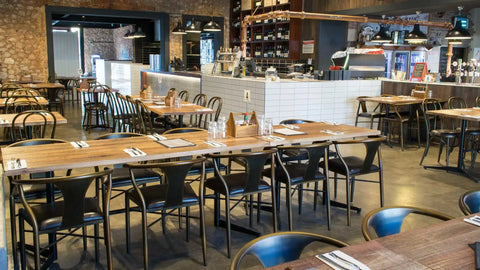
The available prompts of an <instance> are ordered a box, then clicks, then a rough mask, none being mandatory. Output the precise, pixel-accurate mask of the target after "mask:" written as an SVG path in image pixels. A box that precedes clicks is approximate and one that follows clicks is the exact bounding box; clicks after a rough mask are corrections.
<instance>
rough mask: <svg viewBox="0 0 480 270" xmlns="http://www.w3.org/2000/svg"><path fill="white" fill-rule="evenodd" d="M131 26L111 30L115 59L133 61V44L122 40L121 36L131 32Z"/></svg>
mask: <svg viewBox="0 0 480 270" xmlns="http://www.w3.org/2000/svg"><path fill="white" fill-rule="evenodd" d="M132 30H133V27H132V26H125V27H121V28H117V29H113V42H114V44H115V59H118V60H132V59H133V42H132V40H131V39H124V38H123V36H124V35H125V34H126V33H127V32H128V31H132Z"/></svg>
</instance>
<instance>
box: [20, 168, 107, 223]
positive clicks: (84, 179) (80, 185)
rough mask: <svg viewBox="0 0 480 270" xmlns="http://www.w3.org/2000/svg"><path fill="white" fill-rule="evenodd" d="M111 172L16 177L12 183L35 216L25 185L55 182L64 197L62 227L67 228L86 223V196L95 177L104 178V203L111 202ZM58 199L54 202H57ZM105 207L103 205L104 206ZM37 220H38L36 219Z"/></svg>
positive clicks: (28, 210)
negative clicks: (22, 178)
mask: <svg viewBox="0 0 480 270" xmlns="http://www.w3.org/2000/svg"><path fill="white" fill-rule="evenodd" d="M111 173H112V169H108V168H105V170H103V171H101V172H96V173H90V174H82V175H74V176H62V177H54V178H39V179H38V178H37V179H34V180H30V179H29V180H20V179H14V180H12V183H13V184H14V185H16V186H18V187H19V191H20V197H21V199H22V203H23V205H24V207H25V209H26V211H27V212H29V213H30V214H31V215H32V216H33V210H32V208H31V206H30V204H29V203H28V201H27V200H26V198H25V193H24V190H23V185H45V184H53V185H54V186H55V187H56V188H58V189H59V190H60V191H61V193H62V198H63V209H64V211H63V215H62V223H61V224H62V225H61V228H64V229H67V228H72V227H77V226H80V225H82V224H84V223H85V198H86V193H87V190H88V188H89V187H90V185H91V183H92V182H93V180H95V179H99V178H101V179H102V183H103V184H102V188H103V192H102V193H103V200H105V201H104V205H108V204H109V202H110V189H111V181H112V180H111ZM56 203H58V201H55V202H53V203H52V204H56ZM102 208H103V207H102ZM102 210H103V213H104V215H108V210H106V209H102ZM105 210H106V211H105ZM34 222H36V221H34Z"/></svg>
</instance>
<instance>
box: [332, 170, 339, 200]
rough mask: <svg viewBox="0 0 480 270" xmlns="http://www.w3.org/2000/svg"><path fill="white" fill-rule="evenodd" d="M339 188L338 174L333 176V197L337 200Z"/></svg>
mask: <svg viewBox="0 0 480 270" xmlns="http://www.w3.org/2000/svg"><path fill="white" fill-rule="evenodd" d="M337 187H338V180H337V173H334V174H333V197H334V198H335V199H336V198H337Z"/></svg>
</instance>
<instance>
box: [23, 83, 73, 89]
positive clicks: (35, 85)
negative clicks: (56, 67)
mask: <svg viewBox="0 0 480 270" xmlns="http://www.w3.org/2000/svg"><path fill="white" fill-rule="evenodd" d="M22 87H25V88H32V89H50V88H53V89H57V88H63V89H65V85H63V84H61V83H25V84H22Z"/></svg>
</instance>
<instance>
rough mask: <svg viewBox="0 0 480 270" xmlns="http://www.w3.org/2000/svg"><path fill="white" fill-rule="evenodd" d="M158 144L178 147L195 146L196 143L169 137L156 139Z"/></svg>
mask: <svg viewBox="0 0 480 270" xmlns="http://www.w3.org/2000/svg"><path fill="white" fill-rule="evenodd" d="M157 142H158V143H159V144H161V145H163V146H165V147H168V148H178V147H188V146H195V145H196V144H194V143H192V142H190V141H187V140H185V139H169V140H161V141H157Z"/></svg>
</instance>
